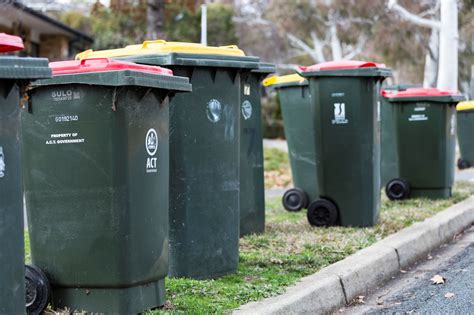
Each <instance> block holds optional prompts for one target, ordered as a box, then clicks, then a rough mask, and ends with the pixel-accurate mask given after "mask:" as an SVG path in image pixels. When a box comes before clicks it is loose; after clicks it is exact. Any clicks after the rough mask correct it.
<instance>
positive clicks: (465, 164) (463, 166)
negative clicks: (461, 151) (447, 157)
mask: <svg viewBox="0 0 474 315" xmlns="http://www.w3.org/2000/svg"><path fill="white" fill-rule="evenodd" d="M470 167H471V163H469V161H467V160H463V159H458V169H460V170H463V169H466V168H470Z"/></svg>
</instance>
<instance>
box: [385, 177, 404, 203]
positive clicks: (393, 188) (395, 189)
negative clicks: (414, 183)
mask: <svg viewBox="0 0 474 315" xmlns="http://www.w3.org/2000/svg"><path fill="white" fill-rule="evenodd" d="M385 194H386V195H387V197H388V199H390V200H402V199H405V198H407V197H408V195H409V194H410V185H408V183H407V182H406V181H404V180H403V179H400V178H394V179H391V180H389V182H388V183H387V185H386V186H385Z"/></svg>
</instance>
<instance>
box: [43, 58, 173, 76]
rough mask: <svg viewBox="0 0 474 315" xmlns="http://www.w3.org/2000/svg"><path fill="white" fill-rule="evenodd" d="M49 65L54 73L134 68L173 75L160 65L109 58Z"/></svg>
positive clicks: (60, 62)
mask: <svg viewBox="0 0 474 315" xmlns="http://www.w3.org/2000/svg"><path fill="white" fill-rule="evenodd" d="M49 67H50V68H51V70H52V71H53V75H61V74H78V73H87V72H106V71H120V70H133V71H139V72H147V73H152V74H161V75H173V71H171V70H170V69H165V68H162V67H158V66H148V65H141V64H137V63H134V62H130V61H119V60H111V59H109V58H89V59H82V60H70V61H57V62H51V63H50V64H49Z"/></svg>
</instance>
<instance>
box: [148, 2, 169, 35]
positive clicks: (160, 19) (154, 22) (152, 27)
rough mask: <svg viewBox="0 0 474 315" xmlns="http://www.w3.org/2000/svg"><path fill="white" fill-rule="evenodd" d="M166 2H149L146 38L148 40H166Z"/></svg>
mask: <svg viewBox="0 0 474 315" xmlns="http://www.w3.org/2000/svg"><path fill="white" fill-rule="evenodd" d="M164 13H165V2H164V0H147V6H146V38H147V39H148V40H154V39H165V34H164V22H165V17H164Z"/></svg>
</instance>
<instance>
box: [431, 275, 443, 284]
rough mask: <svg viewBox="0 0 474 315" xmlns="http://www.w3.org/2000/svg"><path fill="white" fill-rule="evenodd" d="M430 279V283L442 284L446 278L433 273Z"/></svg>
mask: <svg viewBox="0 0 474 315" xmlns="http://www.w3.org/2000/svg"><path fill="white" fill-rule="evenodd" d="M430 280H431V282H432V284H444V281H445V280H446V278H443V277H442V276H440V275H435V276H433V278H431V279H430Z"/></svg>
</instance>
